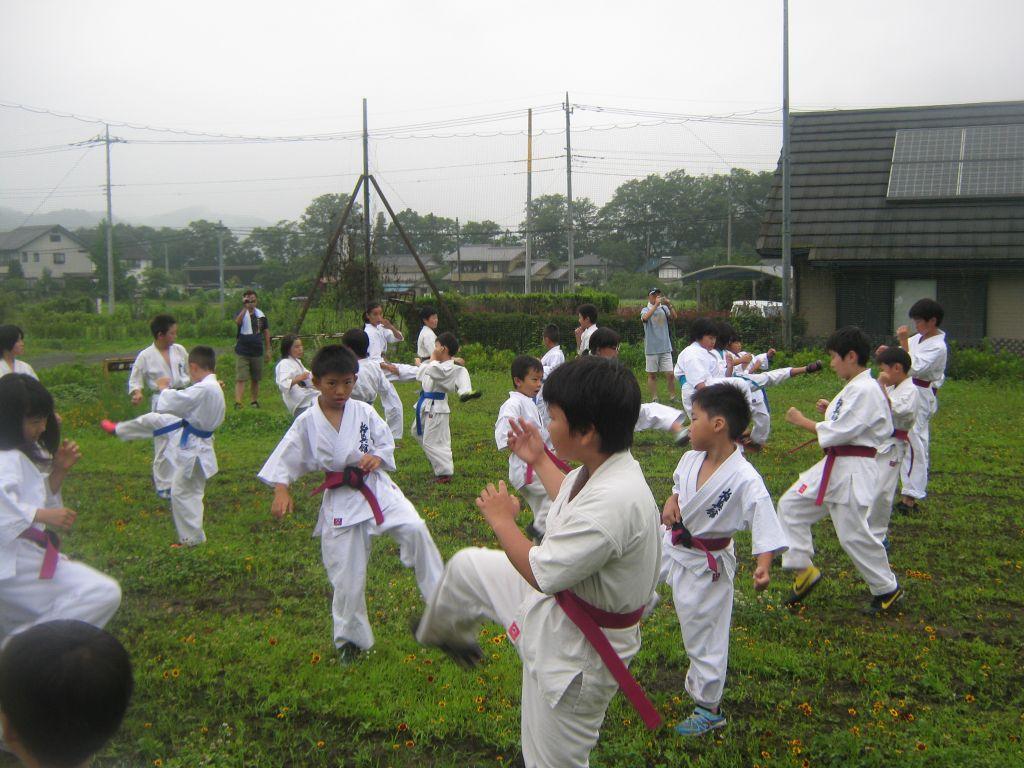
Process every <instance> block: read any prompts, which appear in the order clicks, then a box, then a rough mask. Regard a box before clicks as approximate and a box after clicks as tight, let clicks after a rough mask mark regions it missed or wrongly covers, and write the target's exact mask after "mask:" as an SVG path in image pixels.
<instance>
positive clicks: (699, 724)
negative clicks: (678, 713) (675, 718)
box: [675, 706, 725, 736]
mask: <svg viewBox="0 0 1024 768" xmlns="http://www.w3.org/2000/svg"><path fill="white" fill-rule="evenodd" d="M724 727H725V715H723V714H722V713H721V712H719V713H718V714H717V715H716V714H715V713H714V712H712V711H711V710H710V709H705V708H704V707H699V706H698V707H696V708H695V709H694V710H693V714H692V715H690V716H689V717H688V718H686V719H685V720H683V722H681V723H679V725H677V726H676V727H675V732H676V733H678V734H679V735H680V736H700V735H701V734H702V733H707V732H708V731H713V730H715V728H724Z"/></svg>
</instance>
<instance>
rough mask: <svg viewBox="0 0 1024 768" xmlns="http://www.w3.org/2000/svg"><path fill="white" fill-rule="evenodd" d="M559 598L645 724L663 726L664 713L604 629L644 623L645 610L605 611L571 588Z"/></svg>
mask: <svg viewBox="0 0 1024 768" xmlns="http://www.w3.org/2000/svg"><path fill="white" fill-rule="evenodd" d="M555 600H557V601H558V604H559V605H560V606H562V610H563V611H565V615H566V616H568V617H569V620H570V621H572V623H573V624H575V625H576V626H577V627H578V628H579V630H580V632H582V633H583V636H584V637H585V638H587V642H589V643H590V645H591V646H593V648H594V650H595V651H597V655H598V656H600V657H601V661H603V662H604V665H605V666H606V667H608V671H609V672H611V673H612V677H614V678H615V682H617V683H618V684H619V688H621V689H622V692H623V693H624V694H625V695H626V698H627V699H629V703H630V704H632V705H633V708H634V709H635V710H636V711H637V713H639V715H640V717H641V718H642V719H643V721H644V725H646V726H647V727H648V728H649V729H650V730H652V731H653V730H654V729H655V728H657V727H658V726H660V725H661V715H660V714H658V710H657V709H655V708H654V704H652V703H651V700H650V699H648V698H647V694H645V693H644V689H643V688H641V687H640V683H638V682H637V681H636V680H635V679H634V678H633V675H631V674H630V673H629V669H627V667H626V665H625V664H624V663H623V662H622V659H621V658H620V657H619V654H617V653H616V652H615V649H614V648H612V644H611V643H610V642H608V637H607V636H606V635H605V633H604V632H602V631H601V627H605V628H607V629H626V628H627V627H632V626H633V625H635V624H637V623H639V622H640V618H641V616H643V613H644V609H643V608H637V609H636V610H635V611H631V612H630V613H611V612H609V611H603V610H601V609H600V608H596V607H595V606H593V605H591V604H590V603H588V602H587V601H586V600H584V599H583V598H582V597H580V596H579V595H577V594H575V593H574V592H572V591H571V590H568V589H563V590H562V591H561V592H558V593H556V594H555Z"/></svg>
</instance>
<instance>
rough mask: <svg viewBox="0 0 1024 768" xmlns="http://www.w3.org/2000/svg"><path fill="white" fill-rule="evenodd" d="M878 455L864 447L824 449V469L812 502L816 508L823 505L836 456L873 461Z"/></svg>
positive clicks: (871, 449)
mask: <svg viewBox="0 0 1024 768" xmlns="http://www.w3.org/2000/svg"><path fill="white" fill-rule="evenodd" d="M876 453H878V451H877V450H875V449H874V448H869V447H868V446H866V445H834V446H832V447H831V448H826V449H825V468H824V469H823V470H822V472H821V485H820V486H818V497H817V498H816V499H815V500H814V503H815V504H816V505H817V506H819V507H820V506H821V505H822V504H824V503H825V491H827V490H828V480H829V478H830V477H831V476H832V465H833V464H835V462H836V457H837V456H860V457H862V458H866V459H873V458H874V457H875V454H876Z"/></svg>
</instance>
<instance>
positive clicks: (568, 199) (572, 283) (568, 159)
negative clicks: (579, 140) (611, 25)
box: [565, 91, 576, 291]
mask: <svg viewBox="0 0 1024 768" xmlns="http://www.w3.org/2000/svg"><path fill="white" fill-rule="evenodd" d="M571 113H572V109H570V107H569V92H568V91H566V92H565V230H566V244H567V245H568V248H569V290H570V291H575V290H576V253H575V246H574V243H573V239H574V233H573V222H572V137H571V136H570V135H569V115H570V114H571Z"/></svg>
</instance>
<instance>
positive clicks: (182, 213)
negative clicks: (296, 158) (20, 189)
mask: <svg viewBox="0 0 1024 768" xmlns="http://www.w3.org/2000/svg"><path fill="white" fill-rule="evenodd" d="M26 215H27V214H26V213H25V212H24V211H17V210H15V209H13V208H4V207H2V206H0V231H3V230H10V229H15V228H16V227H20V226H30V225H32V224H61V225H63V226H65V227H67V228H68V229H71V230H74V229H77V228H79V227H94V226H96V225H97V224H98V223H99V222H101V221H103V219H104V218H106V215H105V214H104V213H103V212H102V211H83V210H81V209H79V208H65V209H62V210H59V211H50V212H48V213H38V214H36V215H34V216H31V217H30V218H29V219H28V220H27V221H26V220H25V216H26ZM199 219H206V220H207V221H217V220H218V219H219V220H222V221H223V222H224V224H225V225H226V226H228V227H266V226H269V225H270V224H271V223H272V222H269V221H267V220H266V219H261V218H259V217H258V216H246V215H245V214H227V215H224V216H222V215H220V214H218V213H216V212H214V211H211V210H210V209H209V208H205V207H203V206H192V207H190V208H180V209H178V210H176V211H169V212H168V213H162V214H158V215H156V216H123V217H122V216H118V215H117V211H116V210H115V211H114V221H115V222H118V221H123V222H126V223H128V224H135V225H136V226H139V225H147V226H150V227H157V228H159V227H173V228H176V229H177V228H182V227H186V226H188V224H189V223H190V222H193V221H198V220H199Z"/></svg>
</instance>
